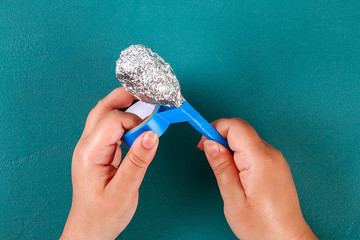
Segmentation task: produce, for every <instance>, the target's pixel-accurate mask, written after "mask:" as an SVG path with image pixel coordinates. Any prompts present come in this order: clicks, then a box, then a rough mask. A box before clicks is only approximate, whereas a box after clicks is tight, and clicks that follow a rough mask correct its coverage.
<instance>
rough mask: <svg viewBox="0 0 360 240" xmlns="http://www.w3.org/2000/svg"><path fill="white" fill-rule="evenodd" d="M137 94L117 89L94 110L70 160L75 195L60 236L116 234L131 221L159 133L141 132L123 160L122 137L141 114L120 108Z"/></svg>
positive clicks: (133, 125)
mask: <svg viewBox="0 0 360 240" xmlns="http://www.w3.org/2000/svg"><path fill="white" fill-rule="evenodd" d="M133 100H134V98H133V97H132V96H131V95H130V94H129V93H128V92H126V91H125V89H123V88H118V89H115V90H114V91H113V92H111V93H110V94H109V95H108V96H107V97H105V98H104V99H103V100H101V101H99V103H98V104H97V105H96V107H95V108H94V109H93V110H91V112H90V114H89V116H88V118H87V120H86V125H85V129H84V132H83V134H82V136H81V138H80V140H79V142H78V144H77V146H76V148H75V151H74V155H73V161H72V182H73V200H72V206H71V210H70V213H69V217H68V219H67V222H66V225H65V228H64V232H63V235H62V236H61V239H114V238H116V237H117V236H118V235H119V234H120V233H121V232H122V231H123V230H124V228H125V227H126V226H127V225H128V224H129V222H130V220H131V218H132V217H133V215H134V213H135V210H136V207H137V204H138V197H139V192H138V190H139V187H140V184H141V182H142V180H143V178H144V175H145V172H146V169H147V167H148V166H149V164H150V162H151V160H152V159H153V157H154V155H155V152H156V149H157V146H158V142H159V139H158V136H157V134H156V133H154V132H146V133H143V134H142V135H140V136H139V137H138V138H137V139H136V141H135V142H134V144H133V145H132V147H131V149H130V150H129V152H128V154H127V155H126V156H125V158H124V160H123V161H122V163H121V165H120V166H119V167H118V165H119V164H120V161H121V150H120V147H119V144H120V138H121V137H122V135H123V134H124V131H125V129H131V128H132V127H135V126H136V125H138V124H139V123H141V119H140V118H139V117H137V116H136V115H133V114H130V113H124V112H121V111H119V110H118V109H119V108H124V107H128V106H129V105H130V104H131V103H132V101H133Z"/></svg>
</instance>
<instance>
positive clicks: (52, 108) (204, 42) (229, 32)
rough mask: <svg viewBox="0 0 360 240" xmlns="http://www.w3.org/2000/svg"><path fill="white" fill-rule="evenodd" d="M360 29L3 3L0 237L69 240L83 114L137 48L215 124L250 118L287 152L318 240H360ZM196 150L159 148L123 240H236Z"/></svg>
mask: <svg viewBox="0 0 360 240" xmlns="http://www.w3.org/2000/svg"><path fill="white" fill-rule="evenodd" d="M359 19H360V2H359V1H355V0H349V1H334V0H318V1H295V0H286V1H284V0H280V1H272V0H270V1H269V0H252V1H249V0H243V1H231V0H228V1H223V0H216V1H208V0H201V1H175V0H166V1H165V0H163V1H159V0H154V1H144V0H143V1H57V0H55V1H45V0H42V1H19V0H15V1H10V0H8V1H6V0H5V1H4V0H3V1H1V2H0V103H1V105H0V238H2V239H55V238H57V237H59V236H60V234H61V231H62V228H63V225H64V223H65V220H66V217H67V213H68V210H69V208H70V204H71V191H72V189H71V176H70V164H71V156H72V151H73V148H74V146H75V144H76V142H77V140H78V138H79V137H80V134H81V132H82V129H83V126H84V122H85V119H86V116H87V114H88V112H89V111H90V109H91V108H92V107H93V106H94V105H95V104H96V103H97V101H98V100H99V99H100V98H102V97H103V96H105V95H106V94H107V93H108V92H110V91H111V90H112V89H114V88H116V87H118V86H119V83H118V81H117V79H116V77H115V72H114V68H115V61H116V59H117V58H118V56H119V54H120V51H121V50H122V49H124V48H126V47H128V46H129V45H131V44H138V43H141V44H144V45H146V46H149V47H151V48H152V49H153V50H154V51H155V52H157V53H159V54H160V55H161V56H162V57H163V58H164V59H165V60H166V61H168V62H169V63H170V64H171V65H172V67H173V69H174V71H175V73H176V74H177V76H178V78H179V80H180V84H181V86H182V92H183V95H184V96H185V98H186V99H187V100H188V101H189V102H190V103H191V104H192V105H193V106H194V107H195V108H196V109H197V110H198V111H199V112H200V113H201V114H202V115H203V116H204V117H205V118H206V119H208V120H209V121H212V120H215V119H217V118H221V117H234V116H237V117H241V118H244V119H246V120H247V121H248V122H250V123H251V124H252V125H253V126H254V127H255V128H256V129H257V131H258V132H259V134H260V135H261V136H262V137H263V138H264V139H265V140H267V141H268V142H270V143H271V144H273V145H274V146H275V147H277V148H278V149H280V150H281V151H282V152H283V154H284V155H285V157H286V158H287V160H288V161H289V164H290V166H291V169H292V173H293V177H294V179H295V183H296V186H297V189H298V193H299V197H300V202H301V206H302V210H303V213H304V216H305V218H306V220H307V221H308V223H309V224H310V226H311V227H312V229H313V230H314V232H315V233H316V234H317V235H318V236H319V237H320V238H321V239H360V220H359V219H360V23H359ZM199 138H200V135H199V134H198V133H197V132H196V131H195V130H194V129H192V127H191V126H190V125H186V124H179V125H174V126H171V127H170V128H169V129H168V131H167V132H166V133H165V134H164V135H163V136H162V137H161V139H160V147H159V150H158V153H157V156H156V157H155V160H154V161H153V163H152V164H151V166H150V168H149V171H148V173H147V175H146V178H145V180H144V183H143V185H142V188H141V193H140V204H139V207H138V210H137V212H136V214H135V217H134V218H133V220H132V222H131V223H130V225H129V226H128V228H127V229H126V230H125V231H124V232H123V233H122V235H121V236H120V237H119V239H207V240H211V239H235V237H234V235H233V234H232V232H231V230H230V229H229V227H228V225H227V223H226V221H225V218H224V217H223V213H222V207H223V206H222V200H221V197H220V195H219V192H218V189H217V185H216V181H215V179H214V177H213V174H212V172H211V169H210V168H209V166H208V164H207V161H206V159H205V157H204V155H203V153H202V152H200V151H199V150H197V149H196V143H197V141H198V139H199ZM119 204H120V203H119Z"/></svg>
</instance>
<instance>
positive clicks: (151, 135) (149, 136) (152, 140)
mask: <svg viewBox="0 0 360 240" xmlns="http://www.w3.org/2000/svg"><path fill="white" fill-rule="evenodd" d="M158 140H159V137H158V134H157V133H156V132H154V131H148V132H147V133H145V135H144V137H143V139H142V145H143V146H144V148H147V149H152V148H154V147H155V146H156V144H157V142H158Z"/></svg>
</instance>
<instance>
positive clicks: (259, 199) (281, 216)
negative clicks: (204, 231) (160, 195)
mask: <svg viewBox="0 0 360 240" xmlns="http://www.w3.org/2000/svg"><path fill="white" fill-rule="evenodd" d="M213 126H214V127H215V128H216V129H217V130H218V131H219V133H220V134H221V135H222V136H223V137H225V138H227V141H228V143H229V146H230V148H231V149H232V150H233V151H234V156H232V155H231V153H230V152H229V151H228V150H227V149H226V148H224V147H223V146H222V145H220V144H218V143H216V142H214V141H210V140H206V138H205V137H203V138H202V139H201V141H200V143H199V145H198V147H199V148H200V149H201V150H204V149H205V154H206V157H207V159H208V161H209V163H210V165H211V168H212V169H213V171H214V173H215V176H216V179H217V182H218V185H219V188H220V192H221V196H222V198H223V200H224V213H225V217H226V219H227V221H228V223H229V225H230V227H231V229H232V231H233V232H234V233H235V235H236V236H237V237H238V238H240V239H242V240H243V239H245V240H246V239H317V238H316V236H315V235H314V234H313V233H312V231H311V229H310V227H309V226H308V224H307V223H306V221H305V219H304V218H303V216H302V213H301V209H300V205H299V200H298V196H297V193H296V189H295V185H294V182H293V179H292V176H291V172H290V168H289V165H288V163H287V162H286V159H285V158H284V157H283V155H282V154H281V153H280V152H279V151H278V150H276V149H275V148H274V147H272V146H271V145H269V144H268V143H266V142H265V141H264V140H262V139H261V138H260V137H259V136H258V135H257V133H256V132H255V130H254V129H253V128H252V127H251V126H250V125H249V124H248V123H247V122H245V121H244V120H241V119H238V118H233V119H220V120H217V121H215V122H214V123H213ZM205 140H206V141H205Z"/></svg>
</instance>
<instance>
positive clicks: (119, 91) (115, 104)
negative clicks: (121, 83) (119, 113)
mask: <svg viewBox="0 0 360 240" xmlns="http://www.w3.org/2000/svg"><path fill="white" fill-rule="evenodd" d="M134 99H135V97H133V96H132V95H131V94H130V93H129V92H127V91H126V90H125V88H123V87H120V88H116V89H115V90H113V91H112V92H111V93H109V95H107V96H106V97H105V98H103V99H102V100H100V101H99V102H98V103H97V105H96V106H95V107H94V108H93V109H92V110H91V111H90V113H89V116H88V117H87V119H86V123H85V129H84V135H86V134H88V133H90V132H91V131H92V129H93V128H94V127H95V126H96V124H97V123H98V122H99V121H100V119H102V118H103V117H104V116H105V115H106V114H107V113H109V112H111V111H112V110H115V109H120V108H125V107H128V106H130V105H131V103H132V102H133V101H134Z"/></svg>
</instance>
